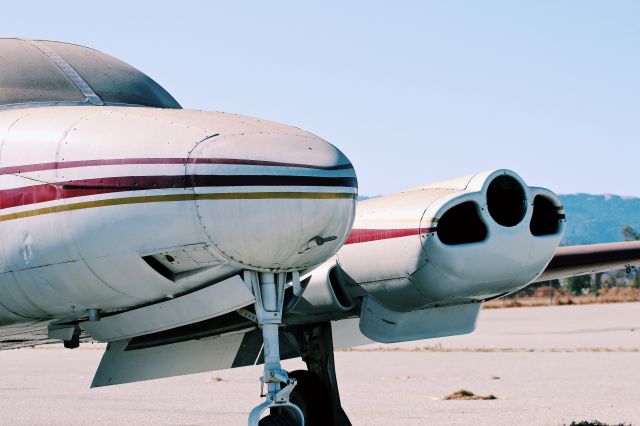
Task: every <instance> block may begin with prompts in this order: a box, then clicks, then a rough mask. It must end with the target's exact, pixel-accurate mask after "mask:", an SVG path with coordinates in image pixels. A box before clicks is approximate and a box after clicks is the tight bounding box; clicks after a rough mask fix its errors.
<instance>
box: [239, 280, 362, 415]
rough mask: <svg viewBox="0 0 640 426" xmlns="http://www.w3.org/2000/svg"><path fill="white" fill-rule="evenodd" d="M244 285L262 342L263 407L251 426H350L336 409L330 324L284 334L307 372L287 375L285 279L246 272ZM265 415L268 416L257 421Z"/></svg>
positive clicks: (338, 408) (260, 407)
mask: <svg viewBox="0 0 640 426" xmlns="http://www.w3.org/2000/svg"><path fill="white" fill-rule="evenodd" d="M294 276H295V277H296V278H297V275H295V274H294ZM244 280H245V284H246V285H247V286H248V287H249V288H251V289H252V291H253V294H254V296H255V298H256V317H257V321H258V324H260V326H261V328H262V338H263V341H264V350H263V352H264V373H263V375H262V377H261V378H260V382H261V384H262V391H261V396H264V397H265V401H264V402H263V403H262V404H260V405H258V406H257V407H255V408H254V409H253V410H252V411H251V413H250V414H249V426H259V425H260V426H272V425H276V426H305V425H306V426H326V425H334V426H351V422H350V421H349V419H348V417H347V415H346V413H345V412H344V410H343V409H342V406H341V405H340V395H339V392H338V382H337V380H336V370H335V361H334V357H333V337H332V335H331V323H329V322H324V323H319V324H312V325H305V326H299V327H295V326H294V327H291V329H290V330H288V331H286V334H287V335H289V336H291V335H292V334H293V335H295V340H296V341H297V345H298V349H299V351H300V354H301V355H302V360H303V361H304V362H305V363H306V364H307V369H308V371H304V370H298V371H294V372H292V373H291V374H289V373H287V371H285V370H283V369H282V367H281V365H280V346H279V330H278V328H279V326H281V325H282V309H283V304H284V303H283V302H284V288H285V283H286V274H284V273H278V274H274V273H262V272H260V273H258V272H254V271H245V272H244ZM294 281H296V279H295V278H294ZM296 284H297V285H299V282H294V290H295V287H296ZM291 337H293V336H291ZM265 386H266V393H265V392H264V389H265ZM266 410H270V414H269V415H268V416H266V417H264V418H262V419H260V417H261V416H262V415H263V414H264V413H265V411H266Z"/></svg>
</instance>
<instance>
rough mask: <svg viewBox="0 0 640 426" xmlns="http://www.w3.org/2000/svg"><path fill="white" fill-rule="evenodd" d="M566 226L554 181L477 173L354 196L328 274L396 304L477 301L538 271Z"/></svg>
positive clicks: (358, 292) (356, 291)
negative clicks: (544, 183)
mask: <svg viewBox="0 0 640 426" xmlns="http://www.w3.org/2000/svg"><path fill="white" fill-rule="evenodd" d="M564 228H565V218H564V211H563V209H562V205H561V203H560V200H559V199H558V197H557V196H556V195H555V194H554V193H552V192H551V191H549V190H547V189H543V188H535V187H529V186H527V185H526V184H525V183H524V182H523V180H522V179H521V178H520V177H519V176H518V175H517V174H516V173H514V172H512V171H510V170H497V171H491V172H485V173H479V174H475V175H471V176H465V177H462V178H458V179H453V180H450V181H446V182H441V183H436V184H431V185H426V186H422V187H419V188H415V189H412V190H408V191H405V192H401V193H398V194H393V195H389V196H385V197H380V198H375V199H371V200H367V201H364V202H361V203H359V205H358V212H357V218H356V222H355V224H354V228H353V230H352V232H351V235H350V236H349V238H348V239H347V241H346V244H345V245H344V246H343V247H342V248H341V249H340V251H339V252H338V258H337V259H338V265H339V266H340V268H339V269H340V273H339V274H334V275H337V276H340V275H343V277H342V278H341V279H340V280H341V281H342V283H343V285H346V286H347V287H348V288H349V291H350V293H351V294H352V295H354V296H355V297H359V296H370V297H371V298H373V299H375V301H376V302H379V303H381V304H382V305H384V306H385V307H387V308H389V309H391V310H393V311H396V312H409V311H415V310H420V309H424V308H433V307H438V306H443V305H457V304H465V303H473V302H479V301H482V300H486V299H488V298H491V297H495V296H498V295H501V294H506V293H510V292H513V291H515V290H517V289H519V288H521V287H523V286H525V285H526V284H528V283H529V282H531V281H532V280H533V279H534V278H535V277H536V276H538V275H539V274H540V273H541V272H542V271H543V270H544V268H545V267H546V265H547V264H548V263H549V261H550V260H551V258H552V257H553V254H554V251H555V250H556V248H557V247H558V245H559V243H560V239H561V238H562V235H563V232H564Z"/></svg>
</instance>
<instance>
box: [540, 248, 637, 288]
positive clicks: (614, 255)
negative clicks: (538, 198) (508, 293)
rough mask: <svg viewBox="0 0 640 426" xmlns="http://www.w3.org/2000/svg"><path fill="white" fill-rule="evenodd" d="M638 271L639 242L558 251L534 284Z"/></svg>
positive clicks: (560, 249)
mask: <svg viewBox="0 0 640 426" xmlns="http://www.w3.org/2000/svg"><path fill="white" fill-rule="evenodd" d="M629 267H640V241H629V242H625V243H607V244H590V245H585V246H568V247H559V248H558V249H557V250H556V253H555V255H554V256H553V259H552V260H551V262H550V263H549V265H548V266H547V268H546V269H545V270H544V272H543V273H542V274H541V275H540V276H539V277H538V278H536V280H535V282H540V281H546V280H554V279H560V278H568V277H573V276H577V275H587V274H593V273H596V272H607V271H615V270H617V269H626V268H629Z"/></svg>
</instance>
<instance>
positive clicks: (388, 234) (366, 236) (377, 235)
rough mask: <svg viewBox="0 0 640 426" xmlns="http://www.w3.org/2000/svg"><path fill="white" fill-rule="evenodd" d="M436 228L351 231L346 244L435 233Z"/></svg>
mask: <svg viewBox="0 0 640 426" xmlns="http://www.w3.org/2000/svg"><path fill="white" fill-rule="evenodd" d="M435 231H436V228H411V229H352V230H351V233H350V234H349V237H348V238H347V241H345V242H344V243H345V245H346V244H357V243H366V242H369V241H378V240H388V239H390V238H400V237H409V236H412V235H420V234H428V233H430V232H435Z"/></svg>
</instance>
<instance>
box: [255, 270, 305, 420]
mask: <svg viewBox="0 0 640 426" xmlns="http://www.w3.org/2000/svg"><path fill="white" fill-rule="evenodd" d="M244 280H245V284H246V285H247V286H248V287H249V288H251V289H252V291H253V294H254V296H255V298H256V316H257V320H258V324H260V326H261V327H262V338H263V342H264V350H263V351H264V374H263V375H262V377H261V378H260V382H261V385H262V390H261V392H260V394H261V396H264V397H265V401H264V402H263V403H262V404H260V405H258V406H257V407H255V408H254V409H253V410H252V411H251V413H250V414H249V426H258V425H259V424H260V425H263V426H264V425H269V424H271V425H281V426H288V425H289V424H291V425H300V426H304V415H303V414H302V410H300V408H299V407H298V406H297V405H295V404H293V403H291V401H289V396H290V395H291V392H292V391H293V389H294V388H295V386H296V379H294V378H289V375H288V373H287V371H286V370H283V369H282V366H281V365H280V343H279V338H278V337H279V336H278V334H279V333H278V326H279V325H280V324H281V323H282V307H283V303H284V287H285V283H286V274H284V273H278V274H274V273H265V272H260V273H258V272H255V271H245V272H244ZM282 384H284V385H285V386H284V387H282ZM265 386H266V388H267V392H266V393H264V388H265ZM268 409H270V410H272V411H275V410H276V409H277V410H278V411H286V414H270V415H269V416H267V417H265V419H263V420H260V417H261V416H262V414H263V413H264V412H265V411H266V410H268ZM287 414H288V415H287ZM291 421H293V423H291Z"/></svg>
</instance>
